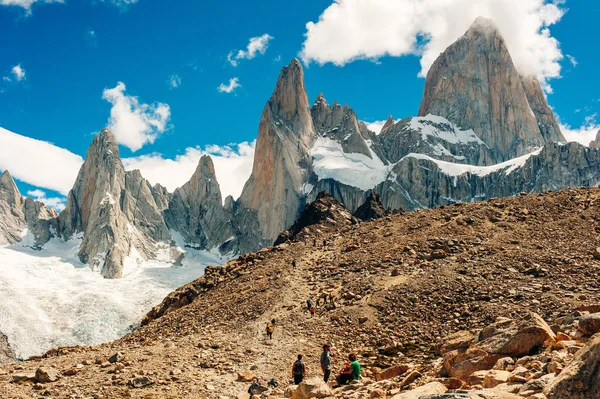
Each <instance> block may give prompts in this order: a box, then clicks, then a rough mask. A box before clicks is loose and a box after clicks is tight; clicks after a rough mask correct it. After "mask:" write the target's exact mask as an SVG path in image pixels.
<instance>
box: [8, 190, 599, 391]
mask: <svg viewBox="0 0 600 399" xmlns="http://www.w3.org/2000/svg"><path fill="white" fill-rule="evenodd" d="M315 208H316V209H320V211H319V214H321V215H327V216H326V217H325V218H324V219H323V218H317V220H320V221H323V220H325V223H320V224H316V225H310V224H308V223H307V225H306V226H304V228H303V229H301V230H300V233H299V234H296V235H295V237H294V238H293V240H291V241H288V242H285V243H283V244H280V245H278V246H275V247H271V248H266V249H263V250H261V251H259V252H257V253H250V254H248V255H246V256H243V257H240V258H238V259H235V260H232V261H230V262H228V263H226V264H225V265H224V266H223V267H211V268H209V269H207V273H206V275H205V276H204V277H202V278H201V279H199V280H197V281H195V282H193V283H191V284H190V285H189V286H186V287H182V289H180V290H178V291H176V292H175V293H173V294H172V295H171V296H170V299H168V300H165V302H164V303H163V306H162V309H163V310H162V311H159V312H156V313H151V314H149V316H148V319H147V322H146V325H145V326H144V327H142V328H140V329H139V330H137V331H135V332H133V333H131V334H129V335H127V336H125V337H124V338H123V339H120V340H118V341H115V342H112V343H107V344H104V345H99V346H94V347H74V348H57V349H55V350H52V351H50V352H48V353H47V354H46V355H45V356H44V357H42V358H36V359H31V360H28V361H26V362H23V363H20V364H18V365H9V366H5V367H4V368H2V369H0V392H2V393H3V394H4V395H5V396H7V397H10V398H15V399H16V398H29V397H32V396H33V395H37V396H51V397H57V398H68V397H82V398H83V397H96V398H112V397H131V398H151V397H152V398H179V397H202V398H207V399H213V398H214V399H217V398H224V397H225V398H235V397H243V396H238V395H242V394H244V393H245V392H246V390H247V389H248V386H249V384H250V383H249V382H246V381H248V379H251V378H252V377H253V376H254V375H256V376H257V377H258V378H259V379H260V380H261V382H262V384H263V385H265V384H266V381H268V380H269V379H271V378H275V379H277V380H278V381H279V384H280V385H279V389H277V390H268V391H267V392H266V394H268V396H267V395H265V394H263V396H262V397H271V398H281V397H284V391H285V390H286V389H287V387H288V385H289V379H290V376H289V373H290V368H291V364H292V362H293V360H294V359H295V357H296V354H298V353H302V354H304V355H305V360H306V364H307V368H308V376H309V377H313V376H315V377H318V376H319V375H320V374H321V372H320V369H319V366H318V358H319V354H320V346H321V345H322V344H323V343H330V344H331V345H333V346H334V347H335V348H336V351H337V354H338V356H337V357H336V358H335V359H334V360H333V369H334V372H335V371H337V370H338V369H339V368H341V367H342V366H343V364H344V362H345V358H346V356H347V354H348V353H350V352H355V353H357V354H358V358H359V361H360V362H361V364H362V365H363V380H362V381H361V382H360V383H357V384H353V385H351V386H349V387H345V388H342V389H335V390H329V388H325V387H323V386H322V385H320V384H319V383H315V382H314V381H313V380H310V381H311V384H313V385H316V387H317V388H318V389H323V390H325V391H326V392H328V395H329V397H334V398H376V397H388V398H395V399H406V398H418V397H420V396H419V395H418V394H417V392H421V395H425V394H432V393H437V394H439V395H441V394H443V393H444V392H446V390H448V389H457V388H462V389H465V390H466V391H464V392H463V393H461V394H459V393H456V392H455V393H449V392H447V393H444V394H445V395H446V396H439V397H440V398H443V399H446V398H448V399H450V398H452V399H455V398H464V397H470V398H482V397H485V398H505V399H508V398H512V399H517V398H523V397H530V398H531V397H533V398H536V399H539V398H548V399H567V398H573V397H575V398H579V397H581V398H591V397H595V396H594V395H597V394H598V392H597V381H598V370H599V369H600V367H599V366H598V358H597V356H596V355H595V354H596V353H597V349H596V348H597V345H598V340H597V336H596V337H594V338H592V339H590V338H589V336H590V335H591V334H593V333H594V331H598V324H597V323H596V321H597V320H600V315H598V314H597V313H594V312H597V311H599V310H600V307H598V303H599V301H600V285H599V284H598V280H597V278H596V276H597V273H598V270H600V260H598V259H600V249H597V247H598V237H597V233H596V231H598V230H599V229H600V224H599V223H600V222H599V220H598V217H597V215H598V214H599V213H600V189H598V188H581V189H566V190H562V191H558V192H552V193H546V194H535V195H522V196H518V197H514V198H507V199H494V200H490V201H485V202H479V203H473V204H456V205H451V206H446V207H442V208H435V209H430V210H419V211H415V212H410V213H405V214H402V215H391V216H386V217H383V218H381V219H377V220H374V221H371V222H367V223H360V224H352V223H351V222H349V219H348V217H347V216H344V212H346V211H345V210H343V208H341V207H340V206H339V204H336V203H335V202H334V201H332V200H331V199H328V200H327V201H326V202H321V203H320V204H318V205H315ZM574 236H575V237H577V240H573V237H574ZM293 260H295V261H296V265H295V267H293V265H292V261H293ZM324 293H327V294H328V302H327V303H326V304H324V303H323V301H322V299H321V300H320V301H319V302H320V303H319V305H318V307H317V312H316V315H315V316H314V317H310V315H309V314H308V313H307V312H306V311H305V301H306V299H308V298H313V300H315V302H316V300H317V299H318V298H322V297H323V295H322V294H324ZM331 297H332V298H334V300H333V302H331V300H329V298H331ZM165 310H166V311H165ZM531 312H533V313H535V314H537V316H536V315H532V314H531ZM273 318H275V319H276V324H275V332H274V337H273V340H266V339H265V337H264V329H265V325H266V323H267V322H268V321H270V320H271V319H273ZM525 338H527V339H525ZM586 342H587V345H586ZM461 359H462V360H461ZM467 365H468V366H469V367H471V373H470V374H468V371H467V369H466V368H465V367H466V366H467ZM489 369H491V370H489ZM36 370H38V373H37V374H38V375H37V376H36V375H35V371H36ZM557 374H558V378H557V377H556V375H557ZM452 375H453V376H452ZM46 376H49V377H52V378H46ZM12 381H20V382H12ZM582 384H583V385H582ZM311 386H312V385H310V384H309V385H306V386H304V387H303V388H302V389H303V390H304V389H307V390H310V389H313V388H311ZM292 391H294V392H295V391H296V390H295V389H290V390H289V395H292ZM293 395H296V396H292V397H296V398H298V397H301V398H305V397H308V396H300V395H301V393H294V394H293ZM411 395H412V396H411ZM475 395H479V396H475ZM569 395H579V396H569ZM586 395H587V396H586ZM590 395H591V396H590ZM288 397H289V396H288ZM436 398H437V397H436Z"/></svg>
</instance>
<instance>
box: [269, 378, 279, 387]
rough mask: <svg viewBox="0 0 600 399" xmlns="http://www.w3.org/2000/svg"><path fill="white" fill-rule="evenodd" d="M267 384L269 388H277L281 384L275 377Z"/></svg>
mask: <svg viewBox="0 0 600 399" xmlns="http://www.w3.org/2000/svg"><path fill="white" fill-rule="evenodd" d="M267 385H268V386H269V388H273V389H275V388H277V387H278V386H279V383H278V382H277V381H276V380H275V378H271V380H270V381H269V382H268V384H267Z"/></svg>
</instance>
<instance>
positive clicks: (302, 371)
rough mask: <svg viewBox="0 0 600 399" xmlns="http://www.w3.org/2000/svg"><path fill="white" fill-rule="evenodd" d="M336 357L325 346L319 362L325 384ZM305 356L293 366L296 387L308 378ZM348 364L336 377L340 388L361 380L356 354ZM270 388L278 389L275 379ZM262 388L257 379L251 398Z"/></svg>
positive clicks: (349, 359)
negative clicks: (332, 361) (333, 359)
mask: <svg viewBox="0 0 600 399" xmlns="http://www.w3.org/2000/svg"><path fill="white" fill-rule="evenodd" d="M332 356H333V357H335V356H336V354H335V352H333V354H332V348H331V346H330V345H327V344H325V345H323V352H322V353H321V358H320V360H319V362H320V364H321V371H322V372H323V381H324V382H325V383H327V382H329V378H330V377H331V357H332ZM302 359H303V356H302V355H298V358H297V360H296V361H295V362H294V364H293V365H292V378H293V380H294V385H299V384H301V383H302V381H304V379H305V378H306V373H307V370H306V364H304V361H303V360H302ZM348 361H349V362H348V363H346V364H345V365H344V368H343V369H342V370H341V371H340V372H339V373H338V374H337V375H336V376H335V381H336V382H337V385H338V386H342V385H347V384H348V383H350V381H353V380H355V381H358V380H360V363H359V362H358V360H357V359H356V354H354V353H351V354H350V355H348ZM267 385H268V386H269V387H270V388H276V387H277V386H278V385H279V384H278V382H277V381H275V380H274V379H271V380H270V381H269V382H268V384H267ZM260 388H261V386H260V383H259V382H258V379H255V380H254V381H253V383H252V385H251V386H250V388H249V389H248V393H249V394H250V396H252V395H253V394H255V393H257V392H258V391H259V390H260Z"/></svg>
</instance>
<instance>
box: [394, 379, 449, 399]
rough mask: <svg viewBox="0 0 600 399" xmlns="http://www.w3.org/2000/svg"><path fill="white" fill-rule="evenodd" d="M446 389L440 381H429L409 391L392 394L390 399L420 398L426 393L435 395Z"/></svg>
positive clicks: (424, 396)
mask: <svg viewBox="0 0 600 399" xmlns="http://www.w3.org/2000/svg"><path fill="white" fill-rule="evenodd" d="M447 390H448V389H447V388H446V387H445V386H444V384H442V383H440V382H430V383H429V384H425V385H423V386H420V387H418V388H415V389H413V390H411V391H407V392H402V393H400V394H398V395H394V396H392V398H391V399H420V398H426V397H427V395H435V394H440V393H444V392H446V391H447Z"/></svg>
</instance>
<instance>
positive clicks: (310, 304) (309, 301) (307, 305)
mask: <svg viewBox="0 0 600 399" xmlns="http://www.w3.org/2000/svg"><path fill="white" fill-rule="evenodd" d="M312 307H313V301H312V299H310V298H308V299H307V300H306V310H308V311H309V312H310V308H312Z"/></svg>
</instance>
